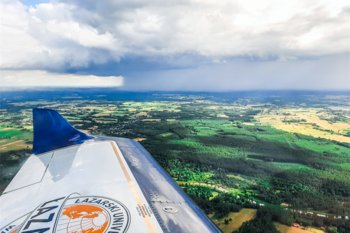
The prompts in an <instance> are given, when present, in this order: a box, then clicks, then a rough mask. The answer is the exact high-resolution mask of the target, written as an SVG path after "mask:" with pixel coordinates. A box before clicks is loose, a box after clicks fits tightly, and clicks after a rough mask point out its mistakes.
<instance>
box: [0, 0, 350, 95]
mask: <svg viewBox="0 0 350 233" xmlns="http://www.w3.org/2000/svg"><path fill="white" fill-rule="evenodd" d="M349 22H350V1H344V0H332V1H329V0H307V1H305V0H299V1H298V0H295V1H290V0H264V1H260V0H230V1H228V0H220V1H216V0H167V1H164V0H144V1H143V0H104V1H96V0H49V1H48V0H23V1H19V0H0V83H1V86H0V88H1V87H5V88H6V87H8V88H16V87H18V88H32V87H117V88H120V89H123V90H176V91H232V90H284V89H288V90H290V89H295V90H296V89H297V90H350V23H349Z"/></svg>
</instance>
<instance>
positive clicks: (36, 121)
mask: <svg viewBox="0 0 350 233" xmlns="http://www.w3.org/2000/svg"><path fill="white" fill-rule="evenodd" d="M33 126H34V142H33V154H41V153H45V152H48V151H51V150H55V149H59V148H62V147H66V146H71V145H75V144H80V143H83V142H84V141H86V140H89V139H92V138H93V137H92V136H90V135H87V134H85V133H82V132H80V131H79V130H77V129H75V128H74V127H73V126H71V125H70V124H69V123H68V122H67V121H66V119H64V118H63V117H62V116H61V115H60V114H59V113H58V112H56V111H54V110H51V109H41V108H34V109H33Z"/></svg>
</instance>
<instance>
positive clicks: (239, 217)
mask: <svg viewBox="0 0 350 233" xmlns="http://www.w3.org/2000/svg"><path fill="white" fill-rule="evenodd" d="M255 215H256V209H248V208H244V209H241V210H240V211H239V212H231V213H230V214H229V215H228V216H227V217H225V218H222V219H218V220H214V222H215V224H216V225H217V226H218V227H219V228H220V229H221V230H222V231H223V232H224V233H231V232H232V231H236V230H238V229H239V228H240V227H241V226H242V224H243V223H244V222H247V221H250V220H252V219H253V218H254V217H255ZM230 218H231V219H232V221H230V222H229V224H225V223H224V221H225V219H230Z"/></svg>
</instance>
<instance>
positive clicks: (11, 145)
mask: <svg viewBox="0 0 350 233" xmlns="http://www.w3.org/2000/svg"><path fill="white" fill-rule="evenodd" d="M3 141H7V140H1V145H0V152H5V151H9V150H21V149H26V148H31V145H29V144H27V143H26V142H25V141H23V140H17V141H7V142H6V143H4V144H3V143H2V142H3Z"/></svg>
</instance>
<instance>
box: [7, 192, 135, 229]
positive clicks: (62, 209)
mask: <svg viewBox="0 0 350 233" xmlns="http://www.w3.org/2000/svg"><path fill="white" fill-rule="evenodd" d="M129 225H130V213H129V211H128V209H127V208H126V207H125V206H124V205H123V204H122V203H120V202H118V201H116V200H113V199H110V198H107V197H99V196H77V195H70V196H68V197H61V198H57V199H54V200H50V201H47V202H45V203H43V204H41V205H40V206H38V207H37V208H36V209H35V210H34V211H32V212H31V213H28V214H27V215H25V216H22V217H20V218H18V219H16V220H15V221H13V222H12V223H10V224H8V225H7V226H5V227H4V228H2V229H1V230H0V233H45V232H56V233H104V232H108V233H124V232H126V231H127V230H128V228H129Z"/></svg>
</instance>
